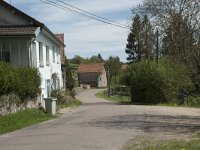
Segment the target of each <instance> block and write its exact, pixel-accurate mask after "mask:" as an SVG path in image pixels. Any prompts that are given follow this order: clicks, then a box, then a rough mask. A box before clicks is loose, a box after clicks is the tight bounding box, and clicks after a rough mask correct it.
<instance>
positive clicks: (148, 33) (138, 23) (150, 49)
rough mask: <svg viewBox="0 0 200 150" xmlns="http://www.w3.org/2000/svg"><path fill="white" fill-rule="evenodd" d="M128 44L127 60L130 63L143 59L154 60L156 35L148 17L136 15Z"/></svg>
mask: <svg viewBox="0 0 200 150" xmlns="http://www.w3.org/2000/svg"><path fill="white" fill-rule="evenodd" d="M127 42H128V43H127V45H126V50H125V52H126V53H127V54H128V57H127V60H128V61H129V62H130V63H132V62H136V61H140V60H141V59H142V58H146V59H150V58H153V56H154V49H155V34H154V29H153V26H152V25H151V22H150V20H149V18H148V16H147V15H144V17H143V18H141V17H140V16H139V15H135V17H134V18H133V21H132V26H131V29H130V33H129V35H128V39H127Z"/></svg>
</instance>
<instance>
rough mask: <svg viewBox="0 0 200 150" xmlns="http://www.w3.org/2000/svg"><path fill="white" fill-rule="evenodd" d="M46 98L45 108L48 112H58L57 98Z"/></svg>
mask: <svg viewBox="0 0 200 150" xmlns="http://www.w3.org/2000/svg"><path fill="white" fill-rule="evenodd" d="M44 100H45V108H46V111H47V113H48V114H52V115H54V114H56V100H57V99H56V98H53V97H51V98H44Z"/></svg>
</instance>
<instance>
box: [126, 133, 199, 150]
mask: <svg viewBox="0 0 200 150" xmlns="http://www.w3.org/2000/svg"><path fill="white" fill-rule="evenodd" d="M199 149H200V136H198V137H196V138H192V139H190V140H173V141H172V140H168V141H165V142H164V141H162V142H157V143H156V144H155V142H150V141H143V142H141V143H140V144H139V145H138V144H134V145H129V146H127V147H126V148H125V149H124V150H199Z"/></svg>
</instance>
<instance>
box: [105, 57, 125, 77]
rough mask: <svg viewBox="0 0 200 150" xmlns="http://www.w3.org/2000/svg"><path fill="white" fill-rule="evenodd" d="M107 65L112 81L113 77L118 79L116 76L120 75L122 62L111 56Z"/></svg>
mask: <svg viewBox="0 0 200 150" xmlns="http://www.w3.org/2000/svg"><path fill="white" fill-rule="evenodd" d="M105 65H106V67H108V68H109V75H110V79H112V77H115V78H116V76H117V75H119V74H120V70H121V62H120V58H119V57H118V56H116V57H114V56H110V57H109V58H108V60H106V64H105Z"/></svg>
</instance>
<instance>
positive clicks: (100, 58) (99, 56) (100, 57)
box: [97, 53, 104, 62]
mask: <svg viewBox="0 0 200 150" xmlns="http://www.w3.org/2000/svg"><path fill="white" fill-rule="evenodd" d="M97 56H98V58H99V60H100V61H101V62H104V60H103V57H102V56H101V54H100V53H99V54H98V55H97Z"/></svg>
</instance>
